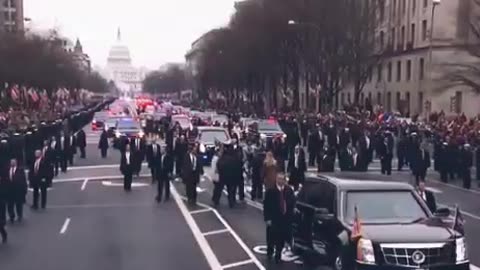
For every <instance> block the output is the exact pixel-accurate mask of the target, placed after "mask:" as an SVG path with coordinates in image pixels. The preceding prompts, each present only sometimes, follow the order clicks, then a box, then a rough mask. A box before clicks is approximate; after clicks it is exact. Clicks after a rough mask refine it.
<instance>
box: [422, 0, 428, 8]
mask: <svg viewBox="0 0 480 270" xmlns="http://www.w3.org/2000/svg"><path fill="white" fill-rule="evenodd" d="M427 7H428V0H423V8H427Z"/></svg>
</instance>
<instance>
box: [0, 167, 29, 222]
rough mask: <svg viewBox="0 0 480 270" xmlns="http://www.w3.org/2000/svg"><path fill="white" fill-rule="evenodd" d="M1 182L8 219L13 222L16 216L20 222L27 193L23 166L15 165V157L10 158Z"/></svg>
mask: <svg viewBox="0 0 480 270" xmlns="http://www.w3.org/2000/svg"><path fill="white" fill-rule="evenodd" d="M2 184H3V185H4V187H5V189H4V190H5V191H6V192H7V193H6V195H7V196H6V200H7V210H8V216H9V217H10V221H11V222H12V223H13V222H14V221H15V218H16V217H17V218H18V221H19V222H21V221H22V219H23V204H24V203H25V196H26V195H27V177H26V176H25V171H24V170H23V168H21V167H18V166H17V160H16V159H15V158H13V159H11V160H10V167H9V168H8V171H7V172H6V174H4V179H3V181H2Z"/></svg>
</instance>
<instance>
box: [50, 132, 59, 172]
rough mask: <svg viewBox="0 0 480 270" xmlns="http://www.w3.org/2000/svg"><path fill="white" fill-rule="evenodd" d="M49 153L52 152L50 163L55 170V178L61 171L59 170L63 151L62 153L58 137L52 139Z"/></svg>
mask: <svg viewBox="0 0 480 270" xmlns="http://www.w3.org/2000/svg"><path fill="white" fill-rule="evenodd" d="M49 151H51V153H50V155H51V157H50V158H51V160H50V162H51V163H52V167H53V169H54V173H55V176H58V171H59V168H60V158H61V151H60V143H58V142H57V138H56V137H52V138H51V140H50V147H49Z"/></svg>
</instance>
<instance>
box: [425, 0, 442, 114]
mask: <svg viewBox="0 0 480 270" xmlns="http://www.w3.org/2000/svg"><path fill="white" fill-rule="evenodd" d="M440 3H441V0H432V18H431V21H430V39H429V47H428V84H429V87H428V88H427V89H428V90H429V91H430V93H429V94H430V95H429V96H431V95H433V29H434V22H435V8H436V7H437V6H438V5H440ZM426 102H429V103H431V101H430V100H427V101H426ZM421 107H423V104H421ZM430 110H431V107H430ZM428 115H429V110H427V109H425V118H426V120H427V121H428V118H429V117H428Z"/></svg>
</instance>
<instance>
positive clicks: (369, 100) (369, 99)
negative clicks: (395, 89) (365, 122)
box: [368, 92, 372, 105]
mask: <svg viewBox="0 0 480 270" xmlns="http://www.w3.org/2000/svg"><path fill="white" fill-rule="evenodd" d="M368 102H369V103H370V105H371V104H372V92H368Z"/></svg>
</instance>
